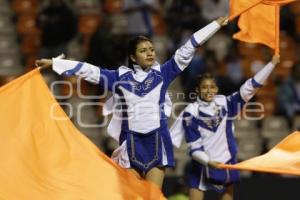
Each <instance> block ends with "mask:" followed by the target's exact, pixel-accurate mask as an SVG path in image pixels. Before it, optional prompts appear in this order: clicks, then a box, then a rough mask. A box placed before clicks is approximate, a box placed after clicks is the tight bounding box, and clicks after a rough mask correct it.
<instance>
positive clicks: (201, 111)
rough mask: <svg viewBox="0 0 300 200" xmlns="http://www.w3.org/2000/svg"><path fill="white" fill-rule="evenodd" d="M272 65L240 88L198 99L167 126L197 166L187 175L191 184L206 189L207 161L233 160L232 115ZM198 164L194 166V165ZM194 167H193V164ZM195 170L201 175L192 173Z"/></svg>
mask: <svg viewBox="0 0 300 200" xmlns="http://www.w3.org/2000/svg"><path fill="white" fill-rule="evenodd" d="M273 68H274V65H273V64H272V63H268V64H267V65H266V66H265V67H264V68H263V69H262V70H260V71H259V72H258V73H257V74H256V75H255V76H254V77H253V78H251V79H249V80H247V81H246V82H245V83H244V84H243V85H242V86H241V88H240V90H239V91H237V92H235V93H233V94H232V95H229V96H224V95H216V96H215V98H214V100H213V101H212V102H205V101H202V100H200V99H199V98H198V99H197V101H196V102H194V103H191V104H189V105H188V106H187V107H186V108H185V109H184V110H183V111H182V113H181V114H180V116H179V117H178V119H177V120H176V121H175V122H174V124H173V125H172V127H171V129H170V133H171V137H172V139H173V144H174V146H176V147H177V148H179V147H180V145H181V142H182V140H183V138H185V140H186V142H187V144H188V153H189V155H190V156H191V157H192V159H193V160H194V161H197V163H200V164H201V165H199V164H196V165H197V166H198V167H199V170H196V171H195V172H194V174H193V175H192V176H190V177H192V178H191V180H190V186H191V187H194V188H199V189H200V190H203V191H205V190H207V188H208V183H207V182H206V179H205V178H204V177H205V170H203V169H202V168H203V166H207V163H208V161H217V162H222V163H227V162H229V161H230V162H231V163H232V162H233V163H234V162H235V159H236V154H237V145H236V142H235V139H234V135H233V133H234V125H233V120H234V117H235V116H236V115H237V114H238V113H239V112H240V111H241V109H242V107H243V106H244V105H245V103H246V102H248V101H249V100H250V99H251V98H252V97H253V96H254V95H255V93H256V92H257V90H258V88H260V87H262V86H263V84H264V83H265V81H266V80H267V78H268V76H269V75H270V73H271V72H272V70H273ZM196 168H197V167H196ZM194 169H195V168H194ZM195 174H197V175H199V174H200V177H193V176H195Z"/></svg>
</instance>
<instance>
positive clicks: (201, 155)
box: [192, 151, 209, 166]
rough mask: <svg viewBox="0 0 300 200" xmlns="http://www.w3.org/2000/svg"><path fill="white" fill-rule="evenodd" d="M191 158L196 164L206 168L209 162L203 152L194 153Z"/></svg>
mask: <svg viewBox="0 0 300 200" xmlns="http://www.w3.org/2000/svg"><path fill="white" fill-rule="evenodd" d="M192 158H193V159H194V160H196V161H197V162H199V163H200V164H202V165H205V166H207V164H208V161H209V157H208V155H207V154H206V153H205V152H204V151H195V152H194V153H193V154H192Z"/></svg>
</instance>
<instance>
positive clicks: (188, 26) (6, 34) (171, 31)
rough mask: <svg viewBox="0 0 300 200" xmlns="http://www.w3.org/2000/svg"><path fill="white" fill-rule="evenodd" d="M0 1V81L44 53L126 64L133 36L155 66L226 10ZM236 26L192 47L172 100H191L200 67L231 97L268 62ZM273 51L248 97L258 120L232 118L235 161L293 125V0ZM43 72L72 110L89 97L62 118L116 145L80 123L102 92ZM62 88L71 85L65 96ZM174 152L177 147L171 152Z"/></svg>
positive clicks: (197, 2) (297, 6) (298, 96)
mask: <svg viewBox="0 0 300 200" xmlns="http://www.w3.org/2000/svg"><path fill="white" fill-rule="evenodd" d="M0 5H1V6H0V84H1V85H4V84H5V83H7V82H9V81H10V80H13V79H14V78H16V77H17V76H19V75H21V74H23V73H25V72H27V71H30V70H32V69H33V68H34V67H35V66H34V61H35V60H36V59H37V58H52V57H56V56H58V55H59V54H60V53H65V54H66V56H67V58H69V59H74V60H83V61H87V62H89V63H91V64H94V65H97V66H101V67H105V68H108V69H116V68H118V67H119V66H120V65H123V64H126V62H127V60H126V42H127V41H128V38H130V37H132V36H136V35H145V36H148V37H150V38H151V39H152V41H153V43H154V46H155V50H156V53H157V59H158V61H159V62H161V63H162V62H164V61H166V60H167V59H168V58H170V57H171V56H172V55H173V53H174V51H175V50H176V49H177V48H178V47H179V46H180V45H181V44H183V43H184V42H185V41H186V40H187V39H188V38H189V37H190V36H191V34H192V33H193V32H195V31H197V30H198V29H200V28H201V27H203V26H205V25H206V24H208V23H209V22H211V21H212V20H214V19H216V18H217V17H220V16H225V15H228V14H229V0H188V1H187V0H0ZM237 31H238V26H237V21H236V20H235V21H232V22H230V24H229V25H228V26H227V27H225V28H224V29H222V30H221V31H219V32H218V33H217V34H216V35H215V36H214V37H212V38H211V39H210V40H209V41H208V42H207V43H205V45H203V46H201V47H200V48H199V49H198V50H197V52H196V55H195V56H194V58H193V60H192V62H191V64H190V66H189V67H188V69H187V70H186V71H185V72H184V73H183V74H182V76H181V77H180V78H179V79H178V80H176V81H175V82H176V88H175V89H172V91H171V92H173V93H178V92H182V93H183V94H184V97H183V99H176V95H172V97H173V98H172V100H173V101H175V102H176V101H188V102H189V101H193V100H194V99H193V98H192V97H191V96H190V95H189V93H190V92H194V88H195V84H196V79H195V77H196V76H197V75H199V74H202V73H203V72H207V71H209V72H211V73H213V74H214V75H215V76H216V77H217V82H218V85H219V87H220V93H222V94H225V95H228V94H231V93H233V92H234V91H237V90H238V89H239V87H240V85H241V84H242V83H243V82H244V81H245V80H246V79H247V78H249V77H251V76H252V75H253V74H254V73H255V72H256V71H258V70H259V69H260V68H261V67H263V66H264V64H265V63H266V62H268V61H269V60H270V58H271V56H272V51H271V50H270V49H269V48H267V47H265V46H263V45H260V44H249V43H244V42H240V41H237V40H234V39H232V36H233V34H234V33H236V32H237ZM280 50H281V63H280V65H279V66H278V67H277V68H276V69H275V71H274V73H273V74H272V76H271V78H270V79H269V80H268V83H267V85H266V86H265V87H264V88H262V89H261V90H260V91H259V93H258V94H257V95H256V98H255V99H254V100H253V101H254V102H261V103H262V104H263V105H264V112H263V114H264V119H263V120H256V121H250V122H249V120H240V122H238V123H237V138H238V141H239V146H240V150H241V154H240V159H241V160H244V159H247V158H249V157H251V156H253V155H259V154H261V153H262V152H264V151H266V150H268V149H269V148H270V147H272V145H274V144H275V143H276V142H278V141H279V140H280V139H282V137H284V136H285V135H287V134H288V133H290V132H291V131H293V130H297V129H298V130H299V128H300V117H299V114H300V64H299V60H300V56H299V55H300V2H299V1H297V2H295V3H291V4H289V5H287V6H284V7H282V8H281V34H280ZM43 75H44V77H45V79H46V81H47V82H48V83H51V82H52V81H53V80H61V81H69V82H70V84H55V85H54V86H53V85H52V86H53V87H51V89H52V92H53V93H54V94H55V95H56V96H58V97H60V98H58V99H59V101H60V102H62V103H63V104H62V105H64V104H65V105H67V104H66V103H70V104H71V105H72V108H71V109H73V110H74V111H76V109H78V107H80V106H79V105H80V103H81V102H85V101H87V99H86V98H84V97H86V96H87V95H94V96H95V98H93V99H89V100H88V101H89V102H90V104H88V105H90V106H86V107H85V108H84V112H83V113H80V116H78V115H79V114H78V113H79V112H73V115H72V116H70V117H71V118H72V119H73V121H74V123H75V124H77V125H78V127H79V129H80V130H82V132H84V133H85V134H86V135H87V136H88V137H90V138H91V139H92V141H94V142H95V143H96V144H97V145H98V146H99V147H100V148H102V149H103V150H104V152H106V153H107V154H111V150H112V149H113V148H114V146H115V145H116V144H114V141H112V140H111V139H109V138H107V137H104V136H103V134H101V133H99V131H100V132H101V131H102V132H103V131H105V129H101V128H99V127H96V126H95V127H94V128H91V126H81V125H80V124H101V123H104V122H103V117H102V114H101V109H102V108H101V106H98V103H99V102H104V101H105V95H103V92H104V91H101V90H100V89H99V88H97V87H95V86H92V85H90V84H88V83H86V82H81V81H77V80H76V79H74V78H61V77H57V76H56V75H54V73H51V72H50V70H48V71H47V70H45V71H43ZM70 85H71V86H72V87H74V88H75V90H74V89H73V90H72V91H73V92H72V94H70ZM177 86H178V87H177ZM78 88H79V89H78ZM69 94H70V95H69ZM81 108H82V107H81ZM68 109H70V108H69V107H68V106H67V107H66V110H68ZM66 112H67V111H66ZM252 115H254V116H255V115H256V114H253V113H252ZM78 117H79V118H80V119H79V120H74V119H75V118H77V119H78ZM79 122H81V123H79ZM270 131H273V132H272V133H274V134H270ZM275 132H276V133H277V132H278V134H275ZM101 135H102V136H101ZM249 135H250V136H249ZM274 135H275V137H274ZM249 137H250V138H252V140H250V142H249ZM253 138H254V139H253ZM183 148H184V147H183ZM182 152H184V151H181V150H178V152H177V153H176V155H177V157H180V156H182V155H181V154H182ZM243 153H244V154H243ZM183 157H184V156H183ZM180 158H182V157H180ZM187 159H188V158H186V159H178V160H180V162H183V163H182V164H180V163H179V165H178V169H174V171H172V172H170V174H172V173H173V174H175V175H176V176H180V175H181V174H183V171H184V170H183V169H184V167H185V166H186V163H187Z"/></svg>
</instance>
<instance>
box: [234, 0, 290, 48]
mask: <svg viewBox="0 0 300 200" xmlns="http://www.w3.org/2000/svg"><path fill="white" fill-rule="evenodd" d="M293 1H296V0H231V2H230V17H229V18H230V19H233V18H235V17H237V16H239V15H240V18H239V21H238V26H239V28H240V32H238V33H236V34H235V35H234V36H233V38H235V39H238V40H241V41H244V42H251V43H262V44H264V45H267V46H269V47H270V48H272V49H274V50H275V53H276V54H279V31H280V27H279V22H280V6H282V5H284V4H287V3H291V2H293Z"/></svg>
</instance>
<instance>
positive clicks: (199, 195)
mask: <svg viewBox="0 0 300 200" xmlns="http://www.w3.org/2000/svg"><path fill="white" fill-rule="evenodd" d="M189 196H190V200H203V199H204V192H203V191H201V190H198V189H195V188H190V191H189Z"/></svg>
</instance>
